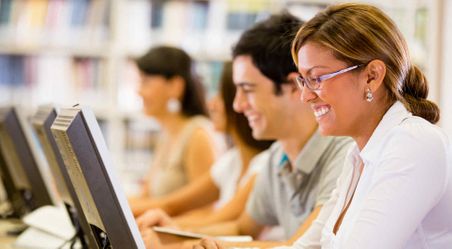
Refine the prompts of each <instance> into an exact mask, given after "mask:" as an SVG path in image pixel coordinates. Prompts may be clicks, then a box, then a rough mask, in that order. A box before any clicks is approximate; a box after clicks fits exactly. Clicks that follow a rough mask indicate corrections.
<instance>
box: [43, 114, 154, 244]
mask: <svg viewBox="0 0 452 249" xmlns="http://www.w3.org/2000/svg"><path fill="white" fill-rule="evenodd" d="M51 130H52V134H53V136H54V137H55V141H56V143H57V146H58V149H59V151H60V153H61V155H62V158H63V161H64V164H65V166H66V169H67V171H68V174H69V177H70V179H71V182H72V183H73V185H74V189H75V192H76V194H77V197H78V199H79V201H80V204H81V206H82V210H83V215H84V216H85V218H86V220H87V221H88V223H89V224H90V228H91V230H92V232H93V234H94V237H95V238H96V241H97V243H98V244H99V245H100V246H101V248H109V247H113V248H131V249H134V248H144V247H145V246H144V243H143V241H142V239H141V236H140V233H139V231H138V227H137V225H136V223H135V220H134V218H133V215H132V212H131V210H130V208H129V205H128V203H127V199H126V198H125V195H124V193H123V191H122V189H121V186H120V182H119V181H118V178H117V177H116V175H115V171H114V168H113V164H112V161H111V158H110V155H109V152H108V150H107V146H106V144H105V141H104V139H103V137H102V133H101V131H100V128H99V125H98V123H97V121H96V118H95V116H94V114H93V113H92V112H91V111H90V110H89V109H87V108H80V107H76V108H68V109H62V110H61V111H60V113H59V114H58V116H57V118H56V120H55V121H54V123H53V125H52V127H51Z"/></svg>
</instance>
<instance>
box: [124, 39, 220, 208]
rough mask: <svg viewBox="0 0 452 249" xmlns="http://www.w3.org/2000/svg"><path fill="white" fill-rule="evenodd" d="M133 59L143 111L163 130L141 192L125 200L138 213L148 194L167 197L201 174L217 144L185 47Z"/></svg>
mask: <svg viewBox="0 0 452 249" xmlns="http://www.w3.org/2000/svg"><path fill="white" fill-rule="evenodd" d="M136 63H137V66H138V68H139V70H140V75H141V84H140V89H139V94H140V96H141V97H142V99H143V109H144V112H145V113H146V114H147V115H149V116H152V117H154V118H155V119H156V120H157V121H158V122H159V124H160V126H161V128H162V132H161V135H160V137H159V141H158V142H157V147H156V150H155V153H154V158H153V162H152V167H151V169H150V171H149V175H148V176H147V178H146V179H144V186H143V191H142V194H141V195H140V196H138V197H136V198H131V199H130V204H131V208H132V211H133V212H134V214H135V215H139V214H141V213H143V212H144V211H146V210H147V209H148V208H149V207H150V202H151V199H152V198H156V197H162V196H165V195H168V194H170V193H172V192H174V191H176V190H177V189H180V188H182V187H183V186H185V185H187V184H189V183H191V182H194V181H195V180H197V179H198V178H199V177H200V176H201V175H203V173H204V172H205V171H207V170H208V169H209V168H210V165H212V163H213V162H214V160H215V157H216V156H217V152H218V146H217V145H218V144H216V143H215V140H214V134H213V129H212V127H211V123H210V122H209V120H208V119H207V117H206V115H207V111H206V106H205V100H204V91H203V87H202V85H201V83H200V82H198V81H197V77H196V75H194V74H193V72H194V70H193V68H192V67H193V61H192V59H191V58H190V56H189V55H188V54H187V53H186V52H185V51H183V50H181V49H179V48H175V47H168V46H160V47H154V48H152V49H150V50H149V51H148V52H147V53H146V54H145V55H143V56H142V57H140V58H138V59H137V60H136ZM200 155H202V156H200Z"/></svg>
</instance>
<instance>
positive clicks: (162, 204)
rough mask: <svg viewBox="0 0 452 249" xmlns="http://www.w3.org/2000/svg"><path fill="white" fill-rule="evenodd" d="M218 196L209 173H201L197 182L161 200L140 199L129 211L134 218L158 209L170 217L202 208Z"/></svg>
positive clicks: (132, 204)
mask: <svg viewBox="0 0 452 249" xmlns="http://www.w3.org/2000/svg"><path fill="white" fill-rule="evenodd" d="M219 195H220V192H219V189H218V187H217V186H216V185H215V183H214V182H213V180H212V177H211V175H210V172H208V171H207V172H205V173H203V175H202V177H200V178H199V179H198V180H196V181H194V182H191V183H189V184H188V185H186V186H184V187H182V188H180V189H178V190H176V191H174V192H172V193H170V194H169V195H167V196H165V197H161V198H156V199H150V198H142V199H141V200H140V202H135V203H131V209H132V212H133V213H134V215H135V216H139V215H141V214H143V213H144V212H146V210H149V209H153V208H160V209H162V210H164V211H165V212H166V213H168V214H169V215H170V216H174V215H176V214H179V213H182V212H184V211H187V210H191V209H194V208H197V207H202V206H204V205H206V204H208V203H211V202H213V201H215V200H216V199H218V197H219Z"/></svg>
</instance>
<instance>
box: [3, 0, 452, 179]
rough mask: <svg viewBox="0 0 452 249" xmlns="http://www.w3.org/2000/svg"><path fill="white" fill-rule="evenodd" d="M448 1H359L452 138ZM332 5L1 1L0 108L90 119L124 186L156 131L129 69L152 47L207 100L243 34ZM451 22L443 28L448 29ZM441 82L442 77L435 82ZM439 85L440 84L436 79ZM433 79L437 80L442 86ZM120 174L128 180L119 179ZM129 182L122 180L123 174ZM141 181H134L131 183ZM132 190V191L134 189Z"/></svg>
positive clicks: (325, 0)
mask: <svg viewBox="0 0 452 249" xmlns="http://www.w3.org/2000/svg"><path fill="white" fill-rule="evenodd" d="M444 1H445V2H446V3H447V8H448V11H449V12H448V13H449V14H452V11H451V8H452V7H451V3H450V2H451V1H450V0H432V1H427V0H415V1H413V0H400V1H392V0H366V1H365V2H370V3H372V4H375V5H377V6H379V7H382V8H383V9H384V10H385V11H386V12H387V13H388V14H389V15H390V16H391V17H392V18H393V19H394V20H395V21H396V23H397V24H398V25H399V27H400V28H401V30H402V32H403V33H404V35H405V36H406V38H407V40H408V43H409V47H410V49H411V52H412V54H413V58H414V59H415V61H416V63H417V64H418V65H420V66H421V67H422V68H423V69H424V70H425V71H426V73H427V76H428V77H429V79H430V82H431V83H432V86H431V89H432V91H431V92H432V94H431V95H430V97H431V98H432V99H433V100H434V101H437V102H439V101H441V102H440V103H441V106H442V108H443V119H442V121H441V124H442V125H443V126H445V127H446V129H447V130H448V131H449V133H450V134H451V135H452V110H451V108H452V107H451V106H452V102H451V101H452V100H450V98H447V96H446V94H445V92H451V91H452V86H451V85H450V83H447V84H446V81H447V80H446V79H448V78H450V77H451V76H452V75H450V74H451V72H447V70H443V72H441V70H437V68H439V65H440V63H443V64H444V65H445V66H444V68H450V67H451V64H452V62H451V61H450V60H451V59H450V58H451V57H452V56H447V54H451V53H452V51H451V49H450V48H448V47H447V46H446V44H451V41H452V38H451V37H450V36H451V34H450V33H449V34H448V36H447V37H445V38H444V43H443V44H444V48H443V50H444V51H446V52H447V53H446V56H443V57H442V58H443V60H444V62H442V61H439V60H438V54H441V53H442V52H443V51H442V49H438V46H437V44H438V42H437V40H438V39H440V38H438V37H440V36H435V35H431V34H432V32H433V33H435V32H441V31H440V30H438V28H439V27H440V25H439V24H438V22H437V20H436V19H435V18H433V17H435V16H436V14H437V12H438V8H439V7H438V6H441V5H439V4H438V3H440V2H444ZM332 2H335V1H334V0H210V1H209V0H186V1H182V0H153V1H150V0H114V1H110V0H65V1H63V0H2V1H0V105H2V104H14V105H19V106H21V107H23V108H24V109H25V113H28V114H32V113H33V111H34V110H35V108H36V107H37V106H38V105H40V104H47V103H53V104H55V105H57V106H70V105H73V104H76V103H80V104H82V105H88V106H90V107H91V108H93V109H94V111H95V113H96V115H97V117H98V119H99V123H100V125H101V128H102V131H103V133H104V136H105V138H106V141H107V143H108V146H109V149H110V151H111V152H112V156H113V157H114V158H113V159H114V161H115V162H118V163H117V164H118V165H116V166H118V167H119V168H120V169H124V172H125V174H122V176H123V177H125V178H129V177H130V178H131V179H132V178H134V177H135V176H136V175H141V174H140V173H141V172H142V170H143V168H146V167H147V166H148V165H149V161H150V158H151V156H152V155H151V153H150V151H152V148H153V146H154V144H155V137H156V134H158V129H159V127H158V124H157V123H156V122H155V120H152V119H149V118H146V117H144V115H143V114H142V113H141V99H140V97H139V96H138V95H137V86H138V75H137V71H136V68H135V65H134V63H133V59H134V58H136V57H137V56H140V55H141V54H143V53H145V52H146V50H147V49H149V47H151V46H154V45H158V44H169V45H174V46H179V47H181V48H183V49H185V50H186V51H187V52H188V53H189V54H190V55H191V56H192V57H193V58H194V59H195V61H196V71H197V72H198V74H199V75H200V77H201V79H202V81H203V83H204V85H205V87H206V90H207V92H208V95H209V96H210V95H212V94H213V93H215V92H216V89H217V84H218V79H219V75H220V73H221V68H222V63H223V62H224V61H225V60H228V59H230V50H231V47H232V46H233V44H234V42H235V41H236V40H237V39H238V37H239V36H240V34H241V32H242V31H243V30H245V29H246V28H248V27H249V26H251V25H252V24H253V23H254V22H256V21H257V20H261V19H263V18H265V17H267V16H268V15H270V14H271V13H276V12H279V11H280V10H281V9H287V10H289V11H290V12H291V13H293V14H295V15H297V16H299V17H301V18H302V19H305V20H307V19H309V18H311V17H312V16H314V15H315V13H317V12H318V11H319V10H320V9H322V8H324V7H325V6H326V5H327V4H329V3H332ZM445 16H448V19H447V23H446V24H444V25H443V27H444V28H446V27H450V24H451V20H450V19H451V17H450V15H445ZM440 73H441V74H440ZM440 76H441V77H440ZM440 78H442V79H443V81H442V83H441V84H440ZM125 169H127V170H125ZM128 172H130V174H129V175H128V174H127V173H128ZM137 172H138V173H137ZM131 181H134V179H132V180H131Z"/></svg>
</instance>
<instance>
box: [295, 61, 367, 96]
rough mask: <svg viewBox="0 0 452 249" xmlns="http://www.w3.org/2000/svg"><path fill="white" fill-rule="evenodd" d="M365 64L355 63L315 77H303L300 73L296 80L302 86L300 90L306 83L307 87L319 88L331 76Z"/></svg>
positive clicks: (299, 86)
mask: <svg viewBox="0 0 452 249" xmlns="http://www.w3.org/2000/svg"><path fill="white" fill-rule="evenodd" d="M363 65H365V64H359V65H354V66H351V67H347V68H344V69H341V70H339V71H336V72H332V73H329V74H324V75H320V76H319V77H315V78H308V77H306V78H303V77H301V75H298V76H297V77H296V78H295V81H296V82H297V85H298V88H300V90H303V87H304V86H305V85H306V87H307V88H309V89H311V90H319V89H320V86H321V84H322V82H323V81H325V80H328V79H331V78H333V77H336V76H338V75H341V74H343V73H346V72H350V71H352V70H355V69H357V68H359V67H361V66H363Z"/></svg>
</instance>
